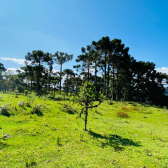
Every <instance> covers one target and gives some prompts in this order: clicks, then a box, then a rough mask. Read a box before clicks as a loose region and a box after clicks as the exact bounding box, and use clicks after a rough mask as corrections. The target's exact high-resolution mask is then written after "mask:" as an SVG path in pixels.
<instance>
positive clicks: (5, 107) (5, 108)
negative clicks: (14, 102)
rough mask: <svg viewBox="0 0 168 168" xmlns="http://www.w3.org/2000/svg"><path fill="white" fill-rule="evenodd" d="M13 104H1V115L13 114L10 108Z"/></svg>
mask: <svg viewBox="0 0 168 168" xmlns="http://www.w3.org/2000/svg"><path fill="white" fill-rule="evenodd" d="M10 106H11V104H7V103H5V104H4V105H2V106H0V108H1V115H4V116H8V117H9V116H10V115H11V114H10V112H9V111H10V109H11V107H10Z"/></svg>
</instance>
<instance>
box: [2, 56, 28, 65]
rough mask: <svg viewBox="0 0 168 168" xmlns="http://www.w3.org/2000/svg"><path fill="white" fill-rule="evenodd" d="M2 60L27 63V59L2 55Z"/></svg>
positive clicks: (21, 63)
mask: <svg viewBox="0 0 168 168" xmlns="http://www.w3.org/2000/svg"><path fill="white" fill-rule="evenodd" d="M1 59H2V60H5V61H13V62H15V63H16V64H20V65H25V63H24V62H25V59H17V58H7V57H1Z"/></svg>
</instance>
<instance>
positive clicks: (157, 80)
mask: <svg viewBox="0 0 168 168" xmlns="http://www.w3.org/2000/svg"><path fill="white" fill-rule="evenodd" d="M128 51H129V47H126V46H125V44H124V43H122V41H121V39H116V38H115V39H113V40H111V39H110V38H109V37H108V36H106V37H102V38H101V39H100V40H98V41H92V44H91V45H87V46H86V48H84V47H82V48H81V52H82V54H81V55H78V57H77V59H76V62H77V65H74V66H73V68H75V69H76V72H74V71H73V70H71V69H64V70H63V67H62V66H63V64H64V63H66V62H68V61H70V60H72V58H73V55H68V54H67V53H64V52H59V51H57V52H56V53H55V54H53V55H52V54H50V53H48V52H47V53H44V52H43V51H41V50H34V51H32V52H28V53H27V55H26V56H25V67H21V70H20V69H18V70H17V74H14V73H13V72H12V71H10V70H8V71H5V70H6V69H5V68H4V66H3V64H1V63H0V91H2V92H4V93H6V92H8V93H13V92H14V91H15V90H16V92H15V93H16V97H17V95H18V93H19V94H23V93H24V94H25V95H28V90H29V91H30V93H32V92H33V93H36V94H37V95H38V96H40V97H41V96H42V95H47V94H49V95H52V96H49V97H48V98H50V99H54V97H55V93H56V92H57V91H59V94H60V95H61V91H62V92H63V93H66V96H67V97H68V96H71V95H72V94H76V95H78V93H79V88H80V87H81V86H82V85H83V84H84V83H85V82H86V81H88V82H91V83H94V86H95V91H97V92H99V91H100V92H101V93H102V94H103V95H105V96H106V98H107V99H109V100H112V101H113V100H117V101H136V102H144V103H148V104H150V105H153V104H155V105H156V104H159V105H162V106H168V97H167V96H165V95H164V93H165V89H164V86H165V85H166V84H167V83H168V75H166V74H163V73H160V72H157V71H156V70H155V64H154V63H153V62H144V61H136V60H135V59H134V58H133V57H132V56H131V55H130V54H129V53H128ZM54 63H56V64H58V65H59V66H60V71H59V72H55V71H54V69H53V67H54ZM63 78H64V83H63V85H62V79H63ZM63 96H64V95H63ZM67 97H65V96H64V98H62V97H61V96H60V97H58V96H56V97H55V100H65V99H69V98H67Z"/></svg>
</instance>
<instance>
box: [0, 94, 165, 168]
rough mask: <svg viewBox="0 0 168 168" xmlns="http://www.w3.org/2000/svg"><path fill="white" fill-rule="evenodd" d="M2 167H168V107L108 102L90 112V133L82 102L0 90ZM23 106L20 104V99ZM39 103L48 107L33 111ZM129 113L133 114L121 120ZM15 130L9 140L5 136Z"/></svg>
mask: <svg viewBox="0 0 168 168" xmlns="http://www.w3.org/2000/svg"><path fill="white" fill-rule="evenodd" d="M0 97H1V99H0V106H3V105H4V104H5V103H7V104H8V103H11V105H10V108H11V109H10V110H9V114H10V115H9V116H5V115H0V138H1V139H0V167H12V168H13V167H26V166H27V167H31V166H36V167H47V168H48V167H51V168H53V167H60V168H62V167H69V168H74V167H104V168H105V167H110V168H111V167H121V168H123V167H126V168H127V167H129V168H131V167H132V168H135V167H137V168H139V167H140V168H141V167H143V166H145V167H147V168H153V167H158V168H162V167H166V166H167V165H168V150H167V149H168V134H167V131H168V110H167V109H166V108H162V107H156V106H148V105H145V104H144V105H142V104H139V103H134V102H133V103H132V102H115V101H113V102H112V103H110V104H111V105H110V104H109V102H108V101H105V102H103V103H102V104H101V105H100V106H99V107H98V108H97V109H92V110H89V116H88V130H89V131H88V132H86V131H84V120H83V119H84V118H83V117H84V116H82V118H78V119H76V118H77V116H78V112H79V110H80V106H78V105H75V104H72V103H70V102H69V101H54V100H49V99H46V98H43V99H39V98H37V97H36V98H35V99H34V100H33V102H31V104H30V106H26V105H25V106H23V105H22V103H23V102H21V101H25V102H27V101H29V100H28V98H26V97H24V96H21V95H19V96H18V98H15V95H8V94H0ZM19 102H20V104H21V106H20V107H19V104H18V103H19ZM37 104H42V105H45V108H40V114H41V115H38V114H39V113H32V109H33V107H35V105H37ZM119 111H123V112H124V113H127V114H128V115H129V118H120V117H118V116H117V112H119ZM7 134H9V135H10V137H9V138H5V135H7Z"/></svg>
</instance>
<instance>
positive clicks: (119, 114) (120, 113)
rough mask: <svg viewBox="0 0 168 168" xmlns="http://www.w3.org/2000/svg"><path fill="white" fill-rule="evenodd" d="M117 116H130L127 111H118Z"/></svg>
mask: <svg viewBox="0 0 168 168" xmlns="http://www.w3.org/2000/svg"><path fill="white" fill-rule="evenodd" d="M117 117H120V118H129V115H128V114H127V113H126V112H123V111H118V112H117Z"/></svg>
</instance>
